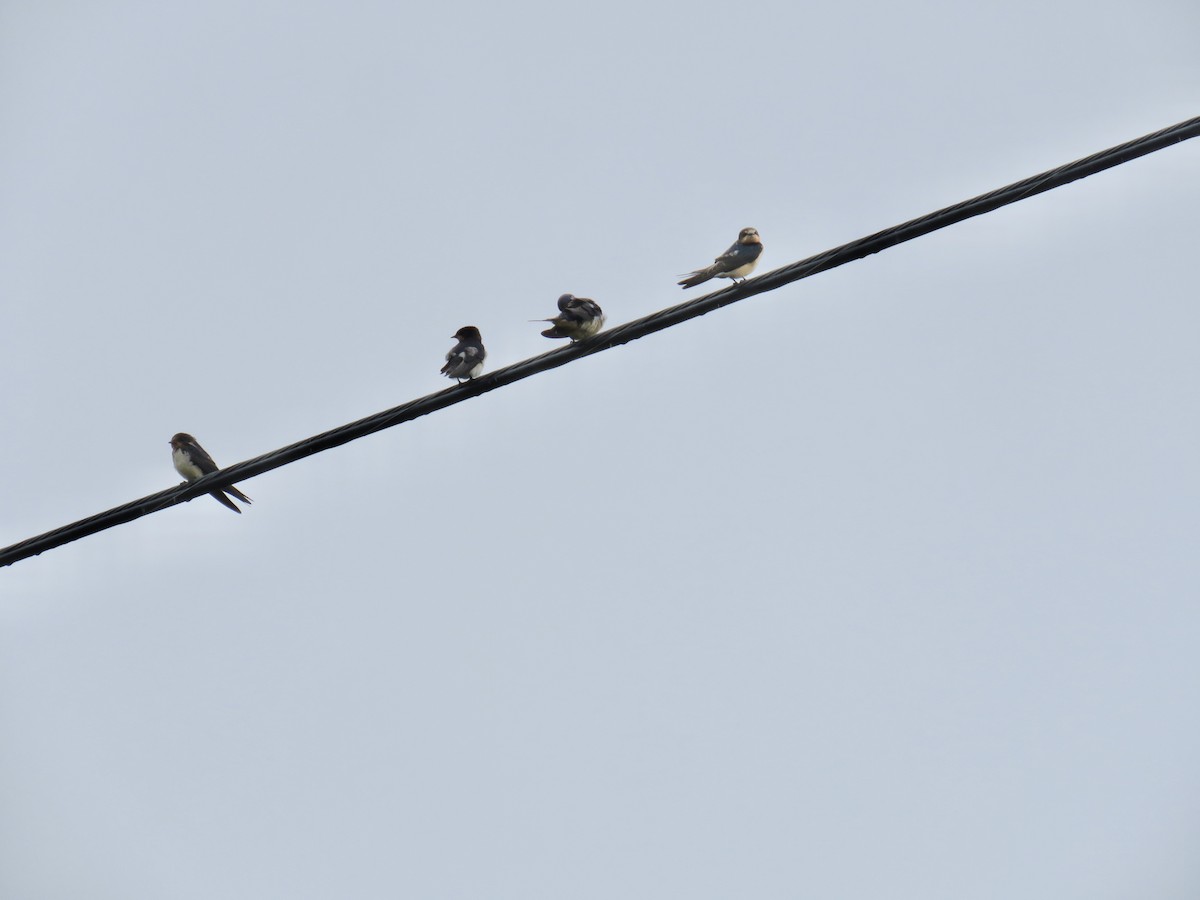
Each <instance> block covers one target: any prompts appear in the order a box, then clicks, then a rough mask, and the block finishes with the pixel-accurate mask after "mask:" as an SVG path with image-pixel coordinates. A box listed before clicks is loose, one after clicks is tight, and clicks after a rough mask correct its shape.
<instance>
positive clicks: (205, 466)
mask: <svg viewBox="0 0 1200 900" xmlns="http://www.w3.org/2000/svg"><path fill="white" fill-rule="evenodd" d="M171 462H173V463H174V464H175V471H176V472H178V473H179V474H180V475H182V476H183V477H184V478H185V479H187V480H188V481H189V482H192V481H195V480H196V479H197V478H200V477H201V476H202V475H208V474H210V473H212V472H216V471H218V469H219V467H218V466H217V464H216V463H215V462H213V458H212V457H211V456H209V455H208V453H207V452H206V451H205V449H204V448H203V447H201V446H200V444H199V442H198V441H197V440H196V439H195V438H194V437H192V436H191V435H190V434H188V433H187V432H184V431H181V432H179V434H177V435H175V437H173V438H171ZM226 491H228V492H229V493H230V494H233V496H235V497H237V498H238V499H239V500H241V501H242V502H243V503H250V502H251V501H250V498H249V497H247V496H246V495H245V494H243V493H242V492H241V491H239V490H238V489H237V488H236V487H234V486H233V485H232V484H231V485H227V486H226V487H223V488H220V489H218V490H215V491H209V494H210V496H212V497H214V498H215V499H216V500H217V501H218V502H219V503H222V504H224V505H225V506H228V507H229V508H230V509H232V510H233V511H234V512H235V513H239V514H240V513H241V510H240V509H238V506H237V504H236V503H234V502H233V501H232V500H230V499H229V498H228V497H227V496H225V492H226Z"/></svg>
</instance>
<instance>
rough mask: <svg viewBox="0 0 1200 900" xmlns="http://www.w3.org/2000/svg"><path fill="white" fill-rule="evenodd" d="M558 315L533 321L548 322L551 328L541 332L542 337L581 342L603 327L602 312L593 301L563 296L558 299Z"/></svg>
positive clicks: (572, 295) (573, 296)
mask: <svg viewBox="0 0 1200 900" xmlns="http://www.w3.org/2000/svg"><path fill="white" fill-rule="evenodd" d="M558 309H559V313H558V315H557V316H555V317H554V318H553V319H535V320H534V321H537V322H549V323H550V324H551V325H552V326H553V327H552V328H547V329H546V330H545V331H543V332H542V336H543V337H548V338H570V339H571V340H572V341H582V340H583V339H584V338H589V337H591V336H592V335H593V334H595V333H596V332H598V331H599V330H600V329H601V328H603V327H604V311H603V310H601V309H600V304H598V303H597V302H596V301H595V300H588V299H587V298H586V297H576V296H575V295H574V294H563V295H562V296H561V297H559V298H558Z"/></svg>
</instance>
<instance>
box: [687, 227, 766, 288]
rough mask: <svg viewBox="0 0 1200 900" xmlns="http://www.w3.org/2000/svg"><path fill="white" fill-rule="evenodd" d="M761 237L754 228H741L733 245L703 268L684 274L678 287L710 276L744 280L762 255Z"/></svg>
mask: <svg viewBox="0 0 1200 900" xmlns="http://www.w3.org/2000/svg"><path fill="white" fill-rule="evenodd" d="M762 250H763V244H762V239H761V238H760V237H759V236H758V230H757V229H755V228H743V229H742V230H741V231H740V232H739V233H738V237H737V240H736V241H734V243H733V246H731V247H730V248H729V249H728V250H726V251H725V252H724V253H722V254H721V255H720V256H718V257H717V258H716V259H714V260H713V264H712V265H711V266H708V267H707V268H704V269H697V270H696V271H695V272H689V273H688V274H687V275H686V276H684V279H683V281H681V282H679V286H680V287H684V288H690V287H695V286H696V285H698V284H704V282H706V281H708V280H710V279H712V278H732V279H733V280H734V281H735V282H742V281H745V280H746V276H747V275H749V274H750V273H751V272H753V271H754V267H755V266H756V265H758V257H759V256H761V255H762Z"/></svg>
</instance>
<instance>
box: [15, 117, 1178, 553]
mask: <svg viewBox="0 0 1200 900" xmlns="http://www.w3.org/2000/svg"><path fill="white" fill-rule="evenodd" d="M1197 136H1200V116H1198V117H1196V118H1193V119H1188V120H1187V121H1185V122H1180V123H1179V124H1177V125H1172V126H1170V127H1169V128H1164V129H1162V130H1161V131H1156V132H1154V133H1153V134H1148V135H1145V136H1144V137H1140V138H1137V139H1135V140H1132V141H1128V142H1127V143H1124V144H1120V145H1118V146H1116V147H1110V148H1109V149H1107V150H1102V151H1100V152H1099V153H1094V154H1092V155H1091V156H1088V157H1085V158H1084V159H1080V160H1076V161H1075V162H1072V163H1067V164H1066V165H1064V166H1059V167H1058V168H1056V169H1051V170H1049V171H1047V172H1042V173H1041V174H1040V175H1034V176H1033V177H1032V178H1026V179H1024V180H1023V181H1018V182H1015V183H1014V184H1010V185H1007V186H1006V187H1002V188H998V189H997V190H994V191H991V192H990V193H987V194H981V195H980V196H978V197H974V198H972V199H970V200H964V201H963V202H962V203H957V204H955V205H954V206H947V207H945V208H944V209H939V210H937V211H936V212H931V213H929V214H928V215H924V216H921V217H920V218H916V219H911V220H910V221H908V222H904V223H902V224H900V225H895V226H893V227H891V228H886V229H884V230H883V231H879V232H876V233H875V234H872V235H868V236H867V237H863V238H859V239H858V240H855V241H851V242H850V243H848V244H842V245H841V246H840V247H834V248H833V249H832V250H826V251H825V252H824V253H818V254H817V255H816V256H810V257H809V258H808V259H803V260H800V261H799V262H794V263H792V264H791V265H787V266H784V267H782V268H779V269H775V270H774V271H772V272H767V273H766V274H764V275H761V276H759V277H758V278H753V279H751V280H749V281H747V282H745V283H744V284H740V285H732V286H730V287H727V288H725V289H723V290H720V291H715V292H714V293H711V294H706V295H705V296H703V297H699V298H697V299H695V300H690V301H687V302H686V303H680V304H679V305H678V306H672V307H669V308H667V309H663V310H659V311H658V312H655V313H651V314H650V315H648V316H643V317H642V318H640V319H635V320H634V321H632V322H627V323H626V324H624V325H619V326H617V327H616V328H610V329H609V330H608V331H604V332H601V333H600V334H598V335H596V336H595V337H594V338H590V339H588V340H586V341H583V342H581V343H578V344H571V345H569V346H567V347H561V348H559V349H557V350H551V351H550V352H548V353H543V354H541V355H539V356H534V357H530V358H529V359H526V360H522V361H521V362H518V363H513V364H512V365H510V366H505V367H504V368H502V369H497V370H496V371H494V372H490V373H488V374H486V375H483V376H481V377H479V378H476V379H474V380H473V381H469V382H466V383H465V384H459V385H454V386H452V387H448V388H446V389H445V390H441V391H438V392H437V393H435V394H429V395H427V396H424V397H419V398H417V399H416V400H410V401H409V402H408V403H404V404H402V405H400V406H397V407H394V408H393V409H389V410H385V411H384V412H381V413H376V414H375V415H372V416H367V417H366V418H365V419H359V420H358V421H357V422H351V423H349V424H348V425H342V426H340V427H338V428H334V429H331V430H329V431H326V432H324V433H322V434H318V435H315V436H313V437H310V438H306V439H304V440H302V441H297V442H296V443H294V444H289V445H288V446H286V447H283V448H281V449H279V450H274V451H272V452H270V453H264V454H263V455H262V456H256V457H254V458H253V459H248V460H246V461H245V462H240V463H237V464H236V465H232V466H229V467H227V468H224V469H222V470H221V471H219V472H214V473H212V474H211V475H206V476H204V477H203V478H200V479H198V480H197V481H194V482H192V483H191V484H187V485H179V486H177V487H173V488H169V489H168V490H165V491H159V492H158V493H157V494H151V495H150V496H148V497H143V498H141V499H140V500H134V501H133V502H131V503H126V504H125V505H124V506H118V507H115V508H114V509H110V510H107V511H106V512H102V513H98V514H96V515H94V516H89V517H88V518H86V519H80V520H79V521H77V522H73V523H71V524H70V525H64V526H63V527H61V528H56V529H54V530H53V531H47V532H46V533H45V534H40V535H38V536H37V537H32V538H28V539H26V540H24V541H20V542H18V543H16V544H12V545H11V546H9V547H5V548H4V549H3V550H0V566H8V565H12V564H13V563H14V562H17V561H18V560H22V559H26V558H27V557H30V556H37V555H38V554H40V553H43V552H44V551H46V550H50V549H52V548H54V547H59V546H62V545H63V544H68V543H70V542H71V541H77V540H79V539H80V538H82V537H87V536H88V535H89V534H95V533H96V532H98V531H104V530H105V529H107V528H112V527H113V526H115V525H122V524H124V523H125V522H131V521H133V520H134V519H137V518H141V517H142V516H145V515H149V514H150V513H153V512H158V511H159V510H162V509H166V508H167V507H169V506H174V505H176V504H177V503H184V502H186V501H188V500H191V499H193V498H194V497H199V496H202V495H204V494H207V493H208V492H209V491H211V490H213V489H214V488H220V487H225V486H227V485H230V484H234V483H235V482H239V481H245V480H247V479H250V478H253V477H254V476H256V475H261V474H263V473H264V472H269V471H271V470H272V469H277V468H279V467H280V466H285V465H287V464H288V463H292V462H295V461H296V460H299V459H304V458H305V457H306V456H312V455H313V454H314V453H320V452H322V451H324V450H329V449H331V448H333V447H339V446H341V445H342V444H346V443H349V442H350V441H353V440H357V439H358V438H361V437H366V436H367V435H369V434H374V433H375V432H377V431H382V430H383V429H385V428H391V427H392V426H393V425H399V424H401V423H402V422H409V421H411V420H413V419H416V418H419V417H421V416H426V415H429V413H432V412H436V411H437V410H440V409H445V408H446V407H447V406H453V405H454V404H456V403H461V402H463V401H464V400H470V399H471V398H472V397H478V396H479V395H480V394H486V393H487V392H488V391H494V390H496V389H497V388H500V387H504V386H506V385H509V384H512V383H513V382H516V381H521V380H522V379H525V378H529V377H530V376H531V375H537V374H538V373H540V372H545V371H548V370H550V369H556V368H558V367H559V366H563V365H566V364H567V363H569V362H573V361H575V360H576V359H579V358H581V357H584V356H591V355H592V354H594V353H600V352H601V351H604V350H611V349H612V348H613V347H618V346H620V345H622V344H628V343H629V342H630V341H636V340H638V339H639V338H644V337H646V336H647V335H650V334H654V333H655V332H656V331H662V330H663V329H664V328H670V327H672V326H673V325H678V324H679V323H681V322H686V321H687V320H688V319H694V318H696V317H698V316H703V315H705V314H706V313H710V312H712V311H713V310H715V309H720V308H721V307H723V306H728V305H729V304H731V303H736V302H737V301H739V300H744V299H746V298H747V297H752V296H754V295H755V294H761V293H764V292H766V291H773V290H775V289H776V288H780V287H783V286H784V285H785V284H791V283H792V282H794V281H799V280H800V279H801V278H808V277H809V276H810V275H816V274H817V273H819V272H825V271H827V270H829V269H834V268H837V267H838V266H841V265H845V264H846V263H848V262H853V261H854V260H856V259H862V258H863V257H865V256H870V255H871V254H872V253H878V252H879V251H880V250H886V249H888V248H889V247H894V246H896V245H897V244H902V243H904V242H905V241H911V240H912V239H913V238H918V237H921V236H922V235H925V234H929V233H930V232H932V231H937V230H939V229H941V228H946V227H948V226H950V225H955V224H957V223H959V222H961V221H963V220H964V219H969V218H972V217H973V216H979V215H983V214H984V213H988V212H991V211H992V210H995V209H999V208H1000V207H1002V206H1007V205H1008V204H1010V203H1016V202H1017V201H1018V200H1024V199H1026V198H1028V197H1033V196H1035V195H1037V194H1040V193H1042V192H1044V191H1049V190H1053V189H1054V188H1057V187H1062V186H1063V185H1064V184H1070V183H1071V182H1072V181H1077V180H1078V179H1080V178H1086V177H1087V176H1088V175H1094V174H1095V173H1097V172H1103V171H1104V170H1105V169H1110V168H1112V167H1113V166H1119V165H1121V164H1122V163H1126V162H1129V161H1130V160H1133V159H1137V158H1138V157H1140V156H1145V155H1147V154H1149V153H1154V152H1155V151H1157V150H1162V149H1163V148H1165V147H1170V146H1171V145H1173V144H1177V143H1179V142H1181V141H1185V140H1189V139H1191V138H1194V137H1197Z"/></svg>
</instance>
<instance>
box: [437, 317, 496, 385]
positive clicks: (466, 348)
mask: <svg viewBox="0 0 1200 900" xmlns="http://www.w3.org/2000/svg"><path fill="white" fill-rule="evenodd" d="M454 339H455V340H456V341H458V343H457V344H455V345H454V346H453V347H451V348H450V352H449V353H447V354H446V364H445V365H444V366H442V374H443V375H445V376H446V377H447V378H456V379H458V381H459V382H460V383H461V382H462V380H463V379H464V378H466V379H467V380H468V381H469V380H470V379H472V378H474V377H475V376H476V375H478V374H479V373H480V372H482V371H483V361H484V360H485V359H486V358H487V351H486V350H484V349H483V337H482V336H481V335H480V334H479V329H478V328H476V327H475V326H474V325H464V326H463V327H462V328H460V329H458V331H456V332H454Z"/></svg>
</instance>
